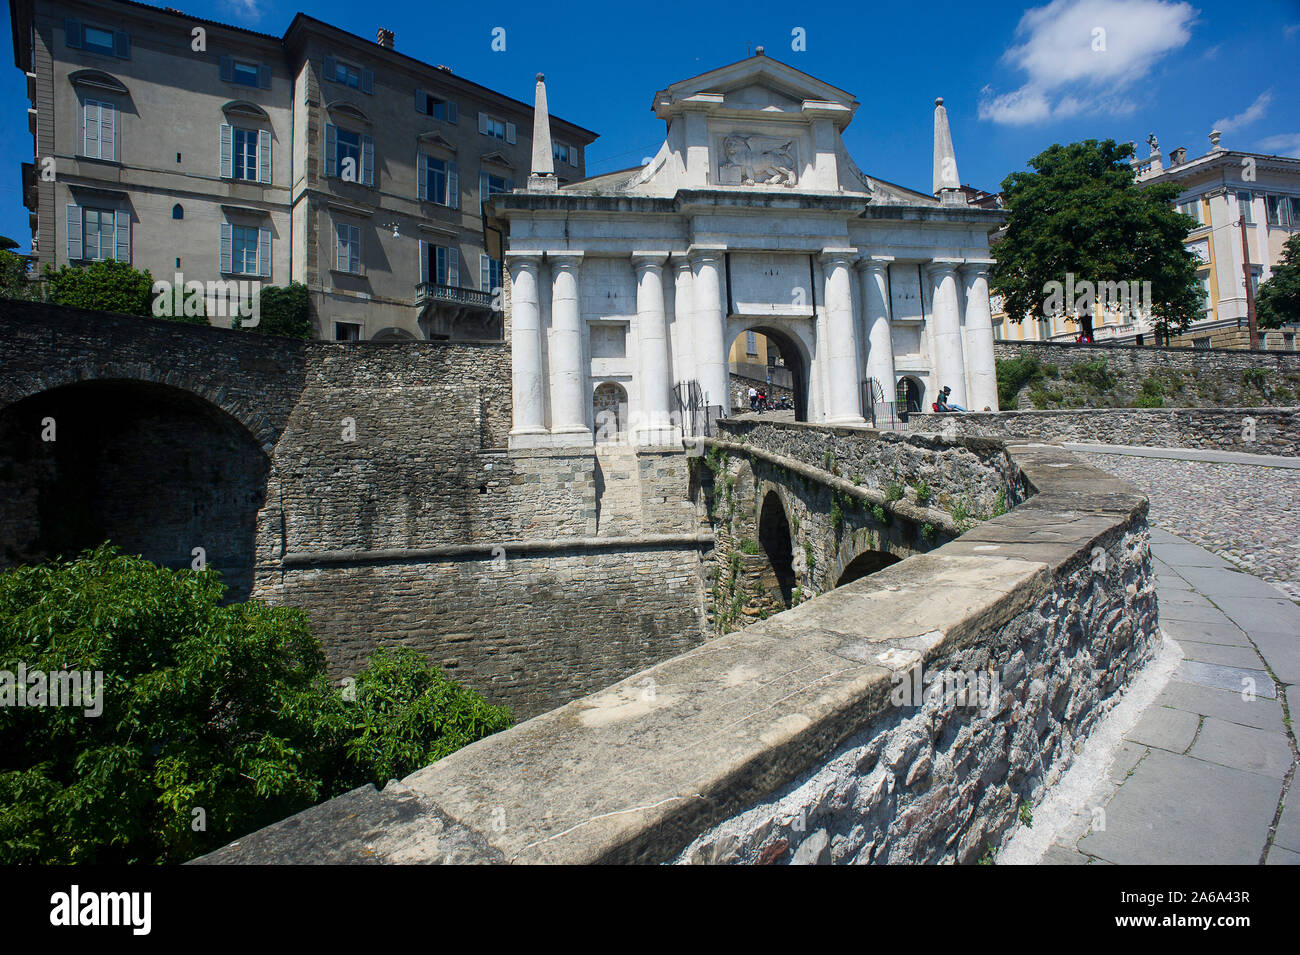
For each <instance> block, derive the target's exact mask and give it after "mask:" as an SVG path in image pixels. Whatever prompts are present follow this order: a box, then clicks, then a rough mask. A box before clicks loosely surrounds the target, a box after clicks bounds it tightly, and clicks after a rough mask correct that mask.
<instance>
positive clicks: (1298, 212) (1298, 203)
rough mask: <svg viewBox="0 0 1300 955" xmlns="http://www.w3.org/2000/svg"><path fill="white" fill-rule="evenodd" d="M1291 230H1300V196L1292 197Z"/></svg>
mask: <svg viewBox="0 0 1300 955" xmlns="http://www.w3.org/2000/svg"><path fill="white" fill-rule="evenodd" d="M1290 202H1291V228H1293V229H1300V196H1292V197H1291V200H1290Z"/></svg>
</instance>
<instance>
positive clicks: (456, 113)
mask: <svg viewBox="0 0 1300 955" xmlns="http://www.w3.org/2000/svg"><path fill="white" fill-rule="evenodd" d="M447 122H449V123H458V122H460V110H459V109H458V108H457V106H456V104H455V103H454V102H452V101H451V100H447Z"/></svg>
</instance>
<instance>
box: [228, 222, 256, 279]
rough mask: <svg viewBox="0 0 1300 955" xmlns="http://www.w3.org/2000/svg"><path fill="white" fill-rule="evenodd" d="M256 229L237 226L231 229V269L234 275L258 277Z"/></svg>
mask: <svg viewBox="0 0 1300 955" xmlns="http://www.w3.org/2000/svg"><path fill="white" fill-rule="evenodd" d="M257 231H258V230H257V229H255V228H252V227H251V226H242V225H237V226H233V227H232V228H231V267H230V271H231V272H233V273H234V274H235V275H258V274H260V273H259V271H258V268H257Z"/></svg>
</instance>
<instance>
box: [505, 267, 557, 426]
mask: <svg viewBox="0 0 1300 955" xmlns="http://www.w3.org/2000/svg"><path fill="white" fill-rule="evenodd" d="M540 258H541V255H540V254H539V253H536V252H507V253H506V264H507V266H508V267H509V269H510V322H511V328H510V368H511V376H512V378H513V380H514V385H513V389H512V391H513V394H514V409H513V412H512V414H513V418H514V421H513V427H512V428H511V429H510V442H511V444H512V445H515V444H520V445H526V444H528V443H529V439H528V438H527V437H526V436H527V435H538V434H546V433H547V430H546V424H545V420H544V414H543V412H544V408H543V402H542V338H541V330H542V313H541V304H540V301H539V299H538V296H537V265H538V262H539V260H540Z"/></svg>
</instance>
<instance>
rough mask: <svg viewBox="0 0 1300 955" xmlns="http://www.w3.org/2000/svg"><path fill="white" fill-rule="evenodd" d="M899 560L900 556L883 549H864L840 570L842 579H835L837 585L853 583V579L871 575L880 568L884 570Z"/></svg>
mask: <svg viewBox="0 0 1300 955" xmlns="http://www.w3.org/2000/svg"><path fill="white" fill-rule="evenodd" d="M899 560H900V558H898V557H895V556H894V555H893V554H889V553H886V552H885V551H883V550H866V551H863V552H862V553H861V554H859V555H858V556H857V557H854V558H853V560H851V561H849V565H848V566H847V567H845V568H844V570H842V571H841V572H840V579H839V580H837V581H835V586H836V587H843V586H844V585H845V584H851V583H853V581H855V580H860V579H862V578H863V577H867V576H870V575H871V574H874V573H875V572H876V571H878V570H884V569H885V568H886V567H888V566H890V565H891V564H897V563H898V561H899Z"/></svg>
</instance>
